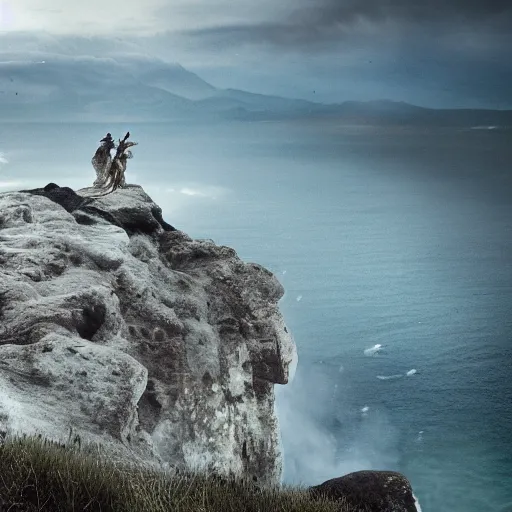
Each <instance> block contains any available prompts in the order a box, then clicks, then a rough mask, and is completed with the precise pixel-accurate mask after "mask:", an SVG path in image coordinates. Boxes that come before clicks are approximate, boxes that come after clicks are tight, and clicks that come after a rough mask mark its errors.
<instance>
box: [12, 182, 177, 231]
mask: <svg viewBox="0 0 512 512" xmlns="http://www.w3.org/2000/svg"><path fill="white" fill-rule="evenodd" d="M133 188H138V189H139V190H138V194H136V198H137V202H138V204H137V207H132V206H133V205H130V207H128V208H126V207H124V208H118V209H113V208H112V203H113V201H114V202H115V201H116V199H117V197H118V196H119V195H121V194H123V193H124V194H125V195H126V193H127V192H128V189H133ZM83 191H85V193H84V192H83ZM20 192H26V193H29V194H34V195H39V196H44V197H47V198H48V199H50V200H51V201H53V202H54V203H57V204H58V205H60V206H62V207H63V208H64V209H65V210H66V211H67V212H69V213H71V214H72V215H73V216H74V217H75V219H76V220H77V222H78V223H80V224H85V225H93V224H96V221H95V220H94V218H95V217H99V218H101V219H103V220H106V221H107V222H109V223H110V224H113V225H114V226H118V227H120V228H122V229H124V230H125V231H126V233H127V234H128V235H133V234H146V235H152V234H159V233H160V232H162V231H176V228H174V227H173V226H171V225H170V224H168V223H167V222H165V221H164V220H163V218H162V210H161V208H160V207H159V206H157V205H156V204H155V203H153V201H152V200H151V198H150V197H149V196H147V194H145V192H144V191H143V190H142V188H141V187H139V186H138V185H127V186H126V188H123V189H119V190H117V191H116V192H115V194H116V195H113V194H108V195H106V196H104V197H97V198H94V197H89V194H98V195H99V194H101V193H102V192H101V191H100V190H98V189H83V190H79V191H78V193H77V192H75V191H74V190H73V189H71V188H69V187H59V185H56V184H55V183H48V185H46V187H44V188H35V189H32V190H21V191H20ZM128 193H130V192H128Z"/></svg>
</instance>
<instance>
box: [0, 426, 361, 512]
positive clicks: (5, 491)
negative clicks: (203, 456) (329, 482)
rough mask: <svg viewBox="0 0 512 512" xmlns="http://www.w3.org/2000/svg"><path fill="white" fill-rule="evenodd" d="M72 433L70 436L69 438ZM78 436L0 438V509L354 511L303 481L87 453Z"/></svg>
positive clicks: (54, 511) (6, 511)
mask: <svg viewBox="0 0 512 512" xmlns="http://www.w3.org/2000/svg"><path fill="white" fill-rule="evenodd" d="M77 441H78V442H77ZM85 448H86V447H83V448H82V447H81V443H80V439H79V438H78V437H77V436H75V439H74V442H73V443H71V442H69V443H68V444H60V443H56V442H54V441H49V440H47V439H42V438H41V436H39V437H35V436H31V437H29V436H26V435H24V436H21V437H19V436H14V437H10V436H9V437H5V439H4V440H3V441H2V439H1V438H0V512H22V511H23V512H40V511H48V512H50V511H51V512H57V511H66V512H68V511H73V512H78V511H91V512H99V511H101V512H114V511H115V512H160V511H162V512H163V511H165V512H242V511H246V512H267V511H268V512H362V511H360V510H359V509H357V510H356V509H355V508H354V507H348V506H347V505H346V504H343V503H340V502H337V503H334V502H329V501H328V500H327V499H325V498H320V499H318V500H313V499H312V498H310V497H309V496H308V493H307V490H306V488H305V487H301V486H299V487H290V486H275V487H272V488H265V489H258V488H256V487H255V485H254V484H253V483H250V482H248V481H246V480H242V479H235V478H234V477H231V478H222V477H220V476H215V475H204V474H200V473H192V472H191V473H187V474H178V475H176V474H171V473H170V472H162V471H157V470H155V469H150V468H146V467H141V466H135V465H130V464H128V463H123V464H114V463H112V462H111V461H109V460H108V459H107V458H106V457H105V456H102V455H101V454H100V453H99V452H98V453H97V454H96V455H92V454H91V453H90V452H87V450H86V449H85Z"/></svg>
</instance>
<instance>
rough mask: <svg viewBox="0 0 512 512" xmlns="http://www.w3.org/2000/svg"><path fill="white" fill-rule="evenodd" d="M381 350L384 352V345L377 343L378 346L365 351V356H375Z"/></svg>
mask: <svg viewBox="0 0 512 512" xmlns="http://www.w3.org/2000/svg"><path fill="white" fill-rule="evenodd" d="M381 350H382V345H381V344H380V343H377V345H374V346H373V347H371V348H367V349H365V350H364V355H365V356H374V355H375V354H377V353H378V352H380V351H381Z"/></svg>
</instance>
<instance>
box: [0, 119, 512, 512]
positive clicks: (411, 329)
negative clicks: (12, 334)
mask: <svg viewBox="0 0 512 512" xmlns="http://www.w3.org/2000/svg"><path fill="white" fill-rule="evenodd" d="M128 129H129V130H130V131H131V133H132V139H133V140H135V141H138V142H139V145H138V146H136V147H135V148H134V150H133V153H134V158H133V160H130V161H129V162H128V171H127V181H128V182H129V183H137V184H140V185H142V186H143V187H144V189H145V190H146V191H147V192H148V194H149V195H150V196H151V197H152V198H153V199H154V200H155V202H157V203H158V204H159V205H160V206H161V207H162V209H163V214H164V219H165V220H166V221H167V222H169V223H170V224H172V225H174V226H175V227H177V228H179V229H181V230H183V231H185V232H186V233H188V234H189V235H190V236H192V237H194V238H208V239H213V240H214V241H215V242H216V243H218V244H221V245H228V246H230V247H233V248H234V249H235V250H236V251H237V253H238V255H239V256H240V257H241V258H242V259H244V260H246V261H253V262H257V263H260V264H262V265H264V266H265V267H267V268H268V269H269V270H271V271H272V272H274V273H275V274H276V275H277V277H278V278H279V280H280V281H281V282H282V283H283V286H284V288H285V290H286V293H285V296H284V297H283V299H282V300H281V302H280V307H281V311H282V313H283V315H284V317H285V320H286V322H287V325H288V328H289V330H290V331H291V333H292V334H293V336H294V338H295V341H296V343H297V347H298V353H299V363H298V367H297V371H296V374H295V376H294V379H293V381H292V382H291V383H290V384H288V385H286V386H276V396H277V412H278V416H279V419H280V424H281V429H282V445H283V450H284V463H285V468H284V476H283V481H284V482H285V483H290V484H297V483H302V484H305V485H314V484H318V483H321V482H322V481H324V480H326V479H329V478H333V477H337V476H341V475H343V474H345V473H348V472H351V471H357V470H360V469H391V470H397V471H401V472H403V473H404V474H405V475H406V476H407V477H408V478H409V479H410V481H411V482H412V485H413V488H414V491H415V494H416V495H417V496H418V498H419V501H420V503H421V506H422V509H423V512H487V511H489V512H491V511H492V512H510V511H512V477H511V475H512V345H511V341H512V314H511V310H512V237H511V233H512V131H500V130H473V129H470V127H468V129H419V128H415V129H407V128H389V129H385V128H372V127H344V126H337V125H336V124H335V122H330V123H326V122H320V121H310V122H303V123H298V122H295V123H253V124H243V123H225V124H222V123H216V124H212V125H200V126H198V125H194V124H192V123H190V124H188V125H186V124H182V123H177V124H153V125H150V124H132V125H125V124H112V125H108V126H107V125H105V124H2V125H0V191H4V190H13V189H20V188H33V187H40V186H44V185H46V184H47V183H49V182H52V181H53V182H55V183H57V184H59V185H61V186H71V187H73V188H80V187H85V186H89V185H91V184H92V181H93V180H94V177H95V176H94V171H93V169H92V167H91V165H90V158H91V156H92V154H93V153H94V151H95V149H96V144H97V142H98V141H99V139H101V138H102V137H103V136H104V135H105V133H106V132H107V131H111V132H112V134H113V136H114V137H116V138H118V137H122V136H123V135H124V132H125V131H126V130H128Z"/></svg>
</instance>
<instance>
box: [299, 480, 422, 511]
mask: <svg viewBox="0 0 512 512" xmlns="http://www.w3.org/2000/svg"><path fill="white" fill-rule="evenodd" d="M309 492H310V494H311V495H312V496H313V497H314V498H319V497H320V496H322V495H323V496H326V497H327V498H329V499H331V500H333V501H337V500H341V499H343V498H344V499H345V500H346V502H347V504H348V505H349V506H354V507H360V509H361V510H365V511H367V512H418V510H419V509H418V508H417V507H416V503H417V502H416V499H415V497H414V495H413V493H412V488H411V484H410V482H409V480H407V478H405V476H404V475H402V474H401V473H397V472H395V471H357V472H355V473H350V474H348V475H345V476H342V477H339V478H333V479H331V480H327V481H326V482H324V483H323V484H320V485H316V486H314V487H310V488H309Z"/></svg>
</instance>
